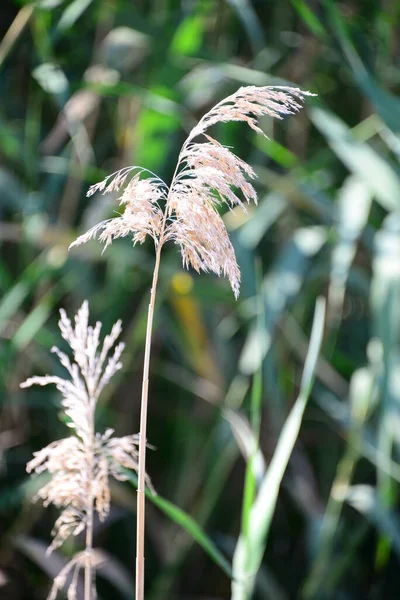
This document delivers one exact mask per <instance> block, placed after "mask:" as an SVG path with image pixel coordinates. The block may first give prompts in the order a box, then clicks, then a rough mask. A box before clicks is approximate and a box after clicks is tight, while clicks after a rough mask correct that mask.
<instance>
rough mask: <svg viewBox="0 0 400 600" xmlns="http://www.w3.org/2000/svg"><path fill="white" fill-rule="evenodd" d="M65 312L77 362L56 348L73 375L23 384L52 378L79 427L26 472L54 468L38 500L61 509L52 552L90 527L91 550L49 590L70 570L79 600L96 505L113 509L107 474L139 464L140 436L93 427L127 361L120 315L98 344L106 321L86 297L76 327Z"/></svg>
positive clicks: (104, 511) (62, 577)
mask: <svg viewBox="0 0 400 600" xmlns="http://www.w3.org/2000/svg"><path fill="white" fill-rule="evenodd" d="M60 314H61V318H60V322H59V326H60V330H61V334H62V336H63V338H64V339H65V340H66V341H67V342H68V344H69V346H70V347H71V349H72V352H73V361H72V362H71V360H70V358H69V357H68V356H67V355H66V354H65V353H64V352H61V351H60V350H59V349H58V348H56V347H54V348H53V349H52V351H53V352H54V353H55V354H57V356H58V358H59V360H60V362H61V364H62V365H63V367H65V369H66V370H67V372H68V374H69V378H68V379H62V378H61V377H54V376H51V375H45V376H44V377H31V378H29V379H27V380H26V381H25V382H24V383H22V384H21V387H23V388H26V387H30V386H31V385H41V386H45V385H49V384H55V385H56V387H57V389H58V390H59V391H60V392H61V394H62V402H61V403H62V406H63V408H64V412H65V415H66V416H67V418H68V423H67V425H68V427H70V428H71V429H73V430H74V434H73V435H71V436H69V437H67V438H64V439H62V440H57V441H55V442H52V443H51V444H49V445H48V446H46V447H45V448H42V449H41V450H39V451H38V452H35V453H34V458H33V459H32V460H31V461H30V462H29V463H28V465H27V471H28V472H29V473H30V472H35V473H42V472H47V473H48V474H49V475H50V480H49V482H48V483H46V484H45V485H44V486H43V487H42V488H40V490H39V492H38V493H37V496H36V498H35V499H36V500H37V499H41V500H42V501H43V504H44V505H45V506H48V505H49V504H54V505H55V506H56V507H57V508H60V509H61V514H60V516H59V518H58V519H57V521H56V523H55V525H54V529H53V532H52V534H53V536H54V538H53V541H52V543H51V545H50V546H49V550H48V551H49V552H51V551H52V550H54V549H55V548H58V547H59V546H60V545H61V544H62V543H63V542H64V541H65V540H66V539H67V538H68V537H69V536H71V535H78V534H79V533H81V532H83V531H86V551H85V552H81V553H79V554H77V555H76V556H75V557H74V558H73V559H72V560H71V561H70V562H69V563H68V564H67V565H66V567H65V568H64V569H63V570H62V572H61V573H60V574H59V575H58V576H57V577H56V579H55V580H54V584H53V587H52V590H51V592H50V596H49V598H50V599H54V598H55V597H56V595H57V591H58V590H59V589H61V588H62V587H63V586H64V585H65V582H66V581H67V577H68V575H69V574H70V573H71V571H73V576H72V579H71V583H70V586H69V589H68V598H69V600H75V597H76V585H77V578H78V573H79V569H80V568H81V567H82V566H85V568H86V567H87V572H86V574H85V575H86V579H87V582H86V584H87V585H86V587H87V588H89V587H90V594H92V593H93V589H94V582H93V577H92V573H91V567H92V565H93V560H92V559H93V552H92V536H93V516H94V512H97V514H98V516H99V518H100V520H102V521H103V520H104V519H105V518H106V517H107V515H108V514H109V511H110V488H109V478H110V476H112V477H115V478H116V479H119V480H124V479H126V476H125V474H124V470H123V469H124V468H128V469H133V470H135V471H137V469H138V450H137V445H138V436H137V435H129V436H125V437H122V438H117V437H113V433H114V431H113V429H107V430H106V431H105V432H104V433H102V434H100V433H96V432H95V411H96V405H97V401H98V399H99V396H100V393H101V391H102V390H103V389H104V387H105V386H106V385H107V383H108V382H109V381H110V379H111V377H112V376H113V375H114V374H115V373H116V372H117V371H118V370H119V369H121V367H122V363H121V361H120V357H121V354H122V351H123V349H124V344H123V343H122V342H120V343H119V344H117V345H115V344H116V341H117V338H118V337H119V335H120V333H121V321H117V323H115V325H114V326H113V328H112V330H111V333H110V334H109V335H106V336H105V338H104V342H103V344H101V343H100V333H101V323H100V322H97V323H96V325H95V327H91V326H90V325H89V308H88V303H87V301H85V302H84V303H83V304H82V306H81V308H80V309H79V310H78V313H77V315H76V317H75V324H74V326H73V324H72V323H71V321H70V320H69V319H68V317H67V315H66V313H65V311H64V310H61V311H60ZM113 348H114V350H113ZM112 350H113V351H112ZM111 352H112V353H111ZM148 483H150V482H149V480H148ZM88 597H91V596H88V595H86V596H85V599H86V598H88Z"/></svg>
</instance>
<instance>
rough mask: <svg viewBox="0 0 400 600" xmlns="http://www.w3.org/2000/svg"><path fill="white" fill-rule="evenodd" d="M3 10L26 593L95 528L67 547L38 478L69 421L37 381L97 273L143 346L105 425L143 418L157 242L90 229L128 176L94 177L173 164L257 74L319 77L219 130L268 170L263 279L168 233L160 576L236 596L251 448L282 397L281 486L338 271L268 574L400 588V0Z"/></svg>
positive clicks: (111, 394) (9, 387) (4, 428)
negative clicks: (198, 253)
mask: <svg viewBox="0 0 400 600" xmlns="http://www.w3.org/2000/svg"><path fill="white" fill-rule="evenodd" d="M0 14H1V24H0V30H1V42H0V94H1V103H0V157H1V166H0V296H1V297H0V532H1V534H0V596H1V598H2V599H3V600H23V599H24V600H25V599H26V600H42V599H44V598H45V597H46V594H47V592H48V589H49V582H50V580H51V578H53V577H54V575H55V574H56V573H57V572H58V570H59V569H60V567H61V566H62V564H64V563H63V561H64V562H65V560H66V557H67V556H70V555H71V554H72V553H73V552H75V551H76V550H77V549H79V548H80V547H81V544H82V540H81V539H79V538H78V539H76V540H73V541H71V542H70V543H67V544H66V545H65V546H64V547H63V548H62V549H61V550H60V551H59V552H55V553H54V554H53V555H52V556H51V557H45V550H46V547H47V545H48V544H49V541H50V531H51V527H52V524H53V522H54V520H55V518H56V516H57V511H55V510H53V509H51V508H50V509H43V507H42V506H40V505H39V504H36V505H33V504H31V502H30V499H31V497H32V494H33V493H34V491H35V485H37V484H35V481H31V482H30V481H29V480H28V478H27V475H26V473H25V464H26V462H27V461H28V460H29V459H30V457H31V455H32V452H33V451H35V450H37V449H39V448H41V447H42V446H44V445H46V444H48V443H49V442H51V441H52V440H54V439H58V438H61V437H64V436H65V433H66V427H65V423H64V422H63V420H62V418H60V416H61V415H60V405H59V400H60V399H59V395H58V393H57V392H56V390H53V389H51V388H45V389H39V388H38V389H30V390H20V389H19V383H20V382H21V381H23V380H24V379H25V378H26V377H27V376H29V375H30V374H33V373H36V374H44V373H49V372H50V373H57V372H60V371H59V366H58V365H57V363H56V361H55V358H54V356H53V355H51V354H50V353H49V350H50V348H51V347H52V345H53V344H59V343H60V336H59V332H58V328H57V321H58V310H59V308H60V307H64V308H66V309H67V311H68V312H69V314H70V315H71V316H72V315H73V314H74V312H75V311H76V309H77V308H78V307H79V306H80V304H81V303H82V301H83V299H85V298H88V299H89V301H90V307H91V315H92V319H93V321H95V320H101V321H102V322H103V325H104V328H105V330H108V329H109V328H110V327H111V325H112V323H113V322H114V321H115V320H117V319H118V318H122V320H123V323H124V333H123V338H124V341H125V342H126V344H127V349H126V351H125V355H124V369H123V371H122V372H120V374H119V377H118V379H117V378H116V379H114V382H113V386H112V389H110V388H109V390H108V392H107V393H106V394H105V395H104V397H103V399H102V402H101V405H100V409H99V412H98V427H99V429H101V428H105V427H106V426H111V427H114V428H115V429H116V431H117V433H118V435H124V434H128V433H133V432H135V431H137V430H138V424H139V409H140V385H141V369H142V361H143V346H144V334H145V326H146V313H147V305H148V298H149V286H150V282H151V276H152V269H153V262H154V251H153V248H152V245H151V243H146V244H145V245H144V246H138V247H135V248H133V247H132V244H131V242H130V241H129V240H128V239H124V240H119V241H118V242H116V243H114V244H113V246H112V247H111V248H109V249H108V250H107V251H106V252H105V253H104V254H101V246H100V245H99V244H98V243H96V242H92V243H90V244H87V245H86V246H82V247H80V248H78V249H75V250H74V251H72V252H70V253H68V252H67V247H68V245H69V243H70V242H71V241H73V240H74V239H75V237H76V236H77V235H78V234H79V233H82V232H83V231H86V229H87V228H88V227H89V226H90V225H92V224H94V223H96V222H98V221H99V220H101V219H103V218H106V217H108V216H112V215H113V214H114V213H113V211H115V209H116V199H115V198H113V197H108V196H102V195H98V194H96V195H94V196H92V197H91V198H86V197H85V193H86V190H87V188H88V186H89V185H90V184H92V183H94V182H96V181H98V180H100V179H102V178H103V177H104V176H105V175H106V174H107V173H109V172H112V171H114V170H116V169H118V168H121V167H122V166H125V165H129V164H139V165H144V166H146V167H147V168H149V169H151V170H153V171H156V172H157V173H158V174H159V175H160V176H161V177H162V178H163V179H165V180H167V181H168V180H169V179H170V178H171V175H172V173H173V170H174V165H175V161H176V158H177V155H178V152H179V148H180V146H181V144H182V142H183V141H184V139H185V135H186V134H187V132H188V131H189V130H190V129H191V127H192V126H193V124H195V123H196V119H198V118H199V117H200V116H201V115H202V114H204V112H206V111H207V110H208V109H209V108H210V107H211V106H212V105H213V104H215V103H216V102H218V101H219V100H220V99H222V98H223V97H224V96H226V95H228V94H230V93H232V92H233V91H235V90H236V89H237V88H238V87H240V86H242V85H269V84H287V83H288V84H294V85H296V86H300V87H302V88H303V89H308V90H311V91H312V92H315V93H317V94H318V98H317V99H311V100H308V101H307V103H306V107H305V109H304V110H303V111H301V112H300V113H299V114H298V115H297V116H295V117H290V118H288V119H286V120H284V121H282V122H276V121H275V122H272V120H271V119H268V118H265V119H263V121H262V127H263V129H264V131H266V133H267V134H268V136H269V139H263V138H262V137H257V136H256V135H255V134H254V132H252V131H250V130H248V129H247V128H246V127H245V126H244V125H242V124H227V125H221V126H217V127H216V131H214V137H217V139H218V140H219V141H221V142H222V143H224V144H226V145H229V146H233V147H234V149H235V152H236V153H237V154H239V155H240V156H241V157H242V158H244V159H245V160H247V161H248V162H249V163H250V164H251V165H252V166H253V167H254V168H255V170H256V172H257V174H258V180H257V183H256V186H257V190H258V192H259V198H260V202H259V205H258V207H250V209H249V211H248V213H247V214H246V215H244V214H243V213H241V212H238V213H236V211H233V213H228V214H226V215H225V222H226V226H227V228H228V229H229V231H230V233H231V238H232V241H233V243H234V246H235V249H236V252H237V257H238V262H239V264H240V267H241V270H242V280H243V281H242V288H241V296H240V298H239V300H238V302H235V301H234V299H233V296H232V293H231V290H230V289H229V285H228V283H227V282H226V281H224V280H219V279H217V278H216V277H214V276H211V275H197V274H194V273H191V272H190V273H188V272H184V271H183V270H182V267H181V263H180V258H179V255H178V253H177V251H176V248H175V247H173V246H172V247H170V248H166V249H165V252H163V257H162V262H161V272H160V286H159V293H158V298H157V307H156V317H155V331H154V346H153V356H152V363H151V386H150V410H149V430H148V437H149V441H150V442H151V443H152V444H153V445H154V446H155V448H156V449H155V450H154V451H149V456H148V471H149V473H150V475H151V477H152V480H153V483H154V485H155V487H156V489H157V491H158V492H159V495H160V496H159V497H160V498H161V500H159V503H158V505H155V504H153V503H152V502H150V501H149V502H148V522H147V539H146V547H147V556H146V574H147V598H149V600H150V599H151V600H162V599H166V598H167V599H169V598H171V599H173V598H177V599H187V600H191V599H203V600H206V599H207V600H217V599H218V600H220V599H224V598H230V597H231V581H230V577H229V570H230V566H231V564H232V559H233V556H234V553H235V548H236V544H237V540H238V537H239V534H240V532H241V531H242V533H243V534H246V511H249V510H251V501H250V505H249V506H250V507H249V506H247V508H246V507H245V510H244V511H242V503H243V494H244V489H245V476H246V462H247V461H248V458H249V453H250V454H251V448H252V444H253V442H254V439H255V438H257V430H258V422H259V420H260V421H261V429H260V451H259V453H258V455H257V472H256V477H255V480H256V481H255V488H257V485H258V484H259V483H260V481H262V480H263V478H264V477H265V473H267V472H268V471H267V469H268V464H269V463H270V460H271V458H272V457H273V456H274V454H275V456H276V453H275V449H276V444H277V440H278V439H279V435H280V433H281V431H282V427H283V424H284V423H285V419H286V418H287V416H288V414H289V412H290V410H291V408H292V406H293V404H294V402H295V400H296V397H297V396H298V394H299V388H300V384H301V374H302V372H303V369H304V362H305V357H306V353H307V348H308V345H309V338H310V331H311V326H312V320H313V313H314V307H315V303H316V299H317V297H318V296H325V297H326V298H327V316H326V324H325V331H324V340H323V344H322V348H321V351H320V355H319V360H318V362H317V363H316V366H315V382H314V386H313V389H312V392H311V396H310V399H309V402H308V406H307V408H306V411H305V414H304V418H303V421H302V424H301V429H300V434H299V436H298V437H297V440H296V441H295V444H294V450H293V453H292V455H291V458H290V461H289V465H288V468H287V469H286V472H285V475H284V478H283V481H282V485H281V487H280V490H279V494H278V498H277V502H276V506H275V502H274V495H275V494H276V493H277V491H278V486H279V480H278V481H275V482H274V481H272V482H271V484H270V485H271V495H270V502H269V503H268V502H267V503H266V505H265V510H263V509H262V510H261V514H260V519H261V521H262V522H263V523H264V525H265V524H266V525H267V527H266V532H267V531H268V536H267V537H264V538H263V539H261V541H260V542H259V548H258V551H259V552H261V555H262V554H264V559H263V562H262V565H261V568H260V570H259V573H258V576H257V581H256V588H255V593H254V598H256V599H259V600H261V599H270V600H289V599H291V598H296V599H297V598H301V599H304V600H311V599H319V598H321V599H331V598H332V599H335V600H336V599H338V600H339V599H343V600H347V599H348V600H353V599H354V600H356V599H367V598H368V599H371V600H372V599H373V600H377V599H381V598H385V599H391V598H398V596H399V589H400V569H399V566H400V565H399V557H400V520H399V513H398V504H399V482H400V464H399V443H400V420H399V409H400V404H399V403H400V379H399V373H400V370H399V369H400V356H399V334H400V304H399V301H400V279H399V277H400V215H399V207H400V169H399V157H400V137H399V133H400V100H399V98H398V96H397V95H398V93H399V90H400V67H399V58H400V37H399V24H400V5H399V3H398V2H396V1H394V0H392V1H391V0H362V1H361V0H359V1H357V0H344V1H334V0H323V1H318V0H291V1H290V0H284V1H281V2H272V1H267V0H215V1H212V0H198V1H196V0H181V1H179V0H134V1H131V0H102V1H101V2H100V1H97V0H42V1H37V2H33V3H28V2H24V1H22V0H20V1H17V0H14V1H13V0H2V3H1V13H0ZM260 351H261V352H260ZM261 358H262V359H261ZM292 442H294V439H293V440H292ZM247 474H249V469H247ZM247 479H248V478H247ZM278 479H279V478H278ZM250 488H251V485H250ZM246 489H249V486H246ZM112 492H113V508H112V512H111V516H110V518H109V520H108V521H107V522H106V523H105V524H97V526H96V534H95V543H96V546H97V547H99V548H101V549H102V551H103V552H104V556H105V557H106V558H107V560H106V562H105V563H104V567H102V569H101V570H100V573H99V578H98V590H99V597H100V598H101V599H102V600H107V599H111V598H112V599H115V600H123V599H129V598H133V593H132V581H133V579H134V556H135V488H134V482H133V481H132V482H131V483H129V482H128V483H126V484H118V485H113V488H112ZM249 497H250V500H251V498H252V497H254V494H253V496H252V494H251V493H250V496H248V498H249ZM163 499H166V500H168V501H169V502H170V503H172V504H168V503H167V502H166V501H165V502H164V503H163ZM271 507H272V512H273V514H271V515H270V516H268V511H269V509H270V508H271ZM178 509H181V510H182V511H184V512H179V510H178ZM242 514H243V515H244V517H242ZM250 563H251V557H250Z"/></svg>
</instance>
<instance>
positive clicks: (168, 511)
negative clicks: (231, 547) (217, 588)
mask: <svg viewBox="0 0 400 600" xmlns="http://www.w3.org/2000/svg"><path fill="white" fill-rule="evenodd" d="M124 472H125V473H126V475H127V477H128V479H129V482H130V483H131V484H132V485H133V486H137V477H136V475H135V474H133V473H131V472H129V471H127V470H126V469H125V470H124ZM146 497H147V498H148V499H149V500H150V501H151V502H152V503H153V504H154V505H155V506H157V507H158V508H159V509H160V510H161V511H162V512H163V513H164V514H165V515H167V517H169V518H170V519H171V521H173V522H174V523H176V524H177V525H179V526H180V527H182V529H184V530H185V531H186V532H187V533H188V534H189V535H190V536H192V538H193V539H194V540H195V541H196V542H197V543H198V544H199V546H201V547H202V548H203V550H205V552H206V553H207V554H208V556H209V557H210V558H211V559H212V560H213V561H214V562H215V563H216V564H217V565H218V566H219V567H221V569H222V570H223V571H224V573H225V574H226V575H227V576H228V577H229V578H232V568H231V565H230V564H229V561H228V560H227V559H226V558H225V556H224V555H223V554H222V553H221V552H220V551H219V550H218V548H217V546H216V545H215V544H214V542H213V541H212V540H211V539H210V538H209V537H208V536H207V535H206V534H205V533H204V531H203V530H202V529H201V527H199V525H198V524H197V523H196V521H195V520H194V519H193V518H192V517H191V516H190V515H188V514H187V513H186V512H185V511H184V510H182V509H181V508H179V507H178V506H176V505H175V504H173V503H172V502H170V501H169V500H166V498H163V497H162V496H159V495H153V494H152V493H151V492H150V490H148V489H146Z"/></svg>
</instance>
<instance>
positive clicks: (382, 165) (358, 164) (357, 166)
mask: <svg viewBox="0 0 400 600" xmlns="http://www.w3.org/2000/svg"><path fill="white" fill-rule="evenodd" d="M310 114H311V119H312V121H313V122H314V125H315V126H316V127H317V128H318V129H319V130H320V132H321V133H322V134H323V135H324V136H325V137H326V139H327V141H328V144H329V145H330V147H331V148H332V150H333V151H334V152H335V154H336V155H337V156H338V157H339V158H340V160H341V161H342V162H343V163H344V164H345V165H346V167H347V168H348V169H349V170H350V171H351V172H352V173H354V174H355V175H357V176H358V177H359V178H360V179H361V181H363V182H364V183H365V184H366V185H367V186H368V187H369V189H370V191H371V193H373V194H374V196H375V197H376V199H377V201H378V202H379V203H380V204H381V205H382V206H383V207H384V208H385V209H386V210H388V211H392V210H397V209H398V208H399V207H400V178H399V175H398V174H397V172H396V170H395V169H394V167H392V166H391V164H390V163H389V162H388V161H386V160H385V159H384V158H383V157H382V156H381V155H380V154H378V153H377V152H375V150H374V149H373V148H372V147H371V146H369V145H368V144H363V143H361V142H359V141H358V140H357V139H356V138H355V137H354V135H353V134H352V132H351V131H350V128H349V127H347V125H346V124H345V123H344V122H343V121H342V120H341V119H339V117H337V116H336V115H334V114H333V113H331V112H329V111H327V110H325V109H323V108H316V107H314V108H311V110H310Z"/></svg>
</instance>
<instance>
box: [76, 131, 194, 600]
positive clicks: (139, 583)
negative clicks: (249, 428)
mask: <svg viewBox="0 0 400 600" xmlns="http://www.w3.org/2000/svg"><path fill="white" fill-rule="evenodd" d="M188 142H189V138H188V139H187V140H186V141H185V143H184V144H183V146H182V148H181V151H180V153H179V157H178V161H177V163H176V167H175V172H174V174H173V177H172V183H171V187H170V189H169V193H168V196H167V200H166V203H165V209H164V217H163V222H162V226H161V233H160V238H159V240H158V245H157V252H156V261H155V265H154V273H153V281H152V284H151V291H150V303H149V310H148V313H147V328H146V343H145V349H144V364H143V382H142V398H141V408H140V432H139V467H138V489H137V504H136V506H137V508H136V581H135V600H144V526H145V485H146V429H147V405H148V396H149V368H150V354H151V336H152V332H153V317H154V304H155V300H156V292H157V283H158V272H159V270H160V259H161V250H162V246H163V243H164V234H165V226H166V223H167V215H168V205H169V200H170V196H171V190H172V188H173V185H174V182H175V178H176V175H177V173H178V169H179V165H180V162H181V156H182V153H183V152H184V150H185V148H186V146H187V144H188ZM85 600H86V599H85Z"/></svg>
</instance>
